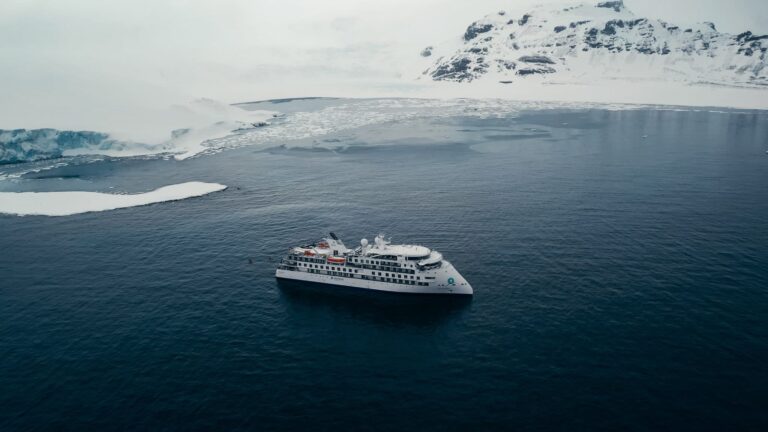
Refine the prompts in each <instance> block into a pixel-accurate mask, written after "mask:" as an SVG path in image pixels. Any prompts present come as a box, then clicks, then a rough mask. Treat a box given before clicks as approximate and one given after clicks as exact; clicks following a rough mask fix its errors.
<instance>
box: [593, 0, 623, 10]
mask: <svg viewBox="0 0 768 432" xmlns="http://www.w3.org/2000/svg"><path fill="white" fill-rule="evenodd" d="M597 7H599V8H607V9H613V10H614V11H616V12H621V9H623V8H624V2H623V1H622V0H617V1H606V2H600V3H598V4H597Z"/></svg>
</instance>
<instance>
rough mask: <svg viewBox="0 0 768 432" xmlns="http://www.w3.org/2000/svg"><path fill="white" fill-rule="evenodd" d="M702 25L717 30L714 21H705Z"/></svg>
mask: <svg viewBox="0 0 768 432" xmlns="http://www.w3.org/2000/svg"><path fill="white" fill-rule="evenodd" d="M704 25H705V26H707V27H709V28H711V29H712V30H713V31H717V28H715V23H713V22H709V21H705V22H704Z"/></svg>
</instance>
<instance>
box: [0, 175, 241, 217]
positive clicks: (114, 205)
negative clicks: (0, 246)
mask: <svg viewBox="0 0 768 432" xmlns="http://www.w3.org/2000/svg"><path fill="white" fill-rule="evenodd" d="M226 188H227V187H226V186H224V185H222V184H218V183H203V182H187V183H180V184H175V185H170V186H164V187H161V188H159V189H156V190H153V191H151V192H145V193H140V194H130V195H120V194H108V193H99V192H0V213H8V214H15V215H19V216H24V215H44V216H69V215H74V214H78V213H87V212H98V211H106V210H114V209H119V208H126V207H136V206H142V205H147V204H155V203H160V202H165V201H178V200H182V199H186V198H192V197H199V196H203V195H207V194H209V193H213V192H218V191H222V190H224V189H226Z"/></svg>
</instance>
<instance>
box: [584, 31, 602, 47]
mask: <svg viewBox="0 0 768 432" xmlns="http://www.w3.org/2000/svg"><path fill="white" fill-rule="evenodd" d="M599 32H600V30H598V29H596V28H594V27H592V28H591V29H589V30H587V33H586V35H585V37H584V43H586V44H587V46H588V47H590V48H601V47H602V46H603V44H602V43H600V42H598V41H597V34H598V33H599ZM584 51H586V49H585V50H584Z"/></svg>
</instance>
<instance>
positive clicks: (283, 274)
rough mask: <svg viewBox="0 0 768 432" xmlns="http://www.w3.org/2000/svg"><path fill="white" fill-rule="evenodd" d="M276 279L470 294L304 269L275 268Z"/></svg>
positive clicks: (460, 289)
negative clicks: (310, 271)
mask: <svg viewBox="0 0 768 432" xmlns="http://www.w3.org/2000/svg"><path fill="white" fill-rule="evenodd" d="M275 277H276V278H277V279H283V280H294V281H302V282H312V283H315V284H321V285H324V286H327V287H328V288H329V289H332V288H333V287H346V288H357V289H362V290H372V291H384V292H391V293H401V294H437V295H440V294H442V295H472V288H471V287H470V286H468V285H467V286H454V285H446V286H418V285H404V284H398V283H390V282H383V281H375V280H366V279H358V278H351V277H340V276H331V275H327V274H321V273H308V272H304V271H296V270H287V269H277V271H276V272H275Z"/></svg>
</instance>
